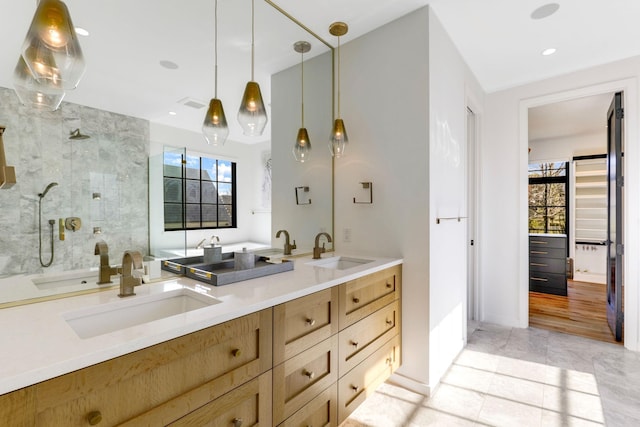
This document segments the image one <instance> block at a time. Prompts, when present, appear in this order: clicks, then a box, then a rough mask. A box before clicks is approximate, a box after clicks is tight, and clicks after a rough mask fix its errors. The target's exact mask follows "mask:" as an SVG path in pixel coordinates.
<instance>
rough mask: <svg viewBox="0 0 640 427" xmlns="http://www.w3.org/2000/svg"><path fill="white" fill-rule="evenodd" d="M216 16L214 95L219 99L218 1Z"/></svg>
mask: <svg viewBox="0 0 640 427" xmlns="http://www.w3.org/2000/svg"><path fill="white" fill-rule="evenodd" d="M214 16H215V18H214V19H215V21H216V22H215V23H216V29H215V32H214V46H215V47H214V58H215V63H216V66H215V82H214V95H213V97H214V98H216V99H218V0H216V3H215V12H214Z"/></svg>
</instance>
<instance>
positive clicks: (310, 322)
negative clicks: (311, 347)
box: [307, 319, 316, 326]
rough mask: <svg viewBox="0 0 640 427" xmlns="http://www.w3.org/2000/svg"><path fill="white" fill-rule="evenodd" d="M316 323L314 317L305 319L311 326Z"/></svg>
mask: <svg viewBox="0 0 640 427" xmlns="http://www.w3.org/2000/svg"><path fill="white" fill-rule="evenodd" d="M315 324H316V319H307V325H309V326H313V325H315Z"/></svg>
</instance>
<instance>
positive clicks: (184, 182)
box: [162, 152, 238, 231]
mask: <svg viewBox="0 0 640 427" xmlns="http://www.w3.org/2000/svg"><path fill="white" fill-rule="evenodd" d="M168 153H170V152H165V153H164V154H163V171H162V176H163V200H162V205H163V227H164V231H190V230H216V229H226V228H238V221H237V187H238V183H237V172H236V171H237V163H236V162H233V161H230V160H224V159H220V158H215V157H210V156H206V155H198V154H190V153H180V160H181V161H180V163H181V167H180V176H179V177H178V176H173V175H167V169H166V166H168V165H170V164H168V163H167V158H166V155H167V154H168ZM174 154H176V153H174ZM190 158H195V159H197V163H198V168H192V169H194V170H197V171H198V177H197V178H194V177H192V176H187V175H188V174H187V169H189V166H188V163H189V160H190ZM203 159H206V160H208V161H212V162H213V163H214V165H215V176H213V177H212V176H210V175H209V178H210V179H204V174H205V173H207V170H206V169H203ZM220 162H225V163H228V164H229V165H230V166H231V177H230V180H229V181H225V180H220V173H219V167H220ZM170 166H171V165H170ZM172 166H175V165H172ZM168 180H180V189H181V197H180V199H181V200H180V201H167V200H166V199H167V197H166V192H167V184H168ZM189 182H197V183H198V184H197V188H198V191H199V194H198V198H197V199H198V201H197V202H193V201H188V194H187V189H188V183H189ZM220 184H222V185H230V187H231V198H230V200H231V202H230V203H221V195H220V192H219V188H220ZM206 185H213V186H214V190H215V194H216V196H215V203H208V202H203V194H204V191H206V190H205V186H206ZM176 205H178V206H180V208H179V209H180V211H181V219H182V220H181V224H180V226H179V227H170V228H167V221H166V216H167V207H168V206H174V207H175V206H176ZM188 206H197V210H198V220H196V221H195V222H198V223H199V226H193V225H190V224H192V223H194V220H189V218H188V209H187V207H188ZM211 206H213V209H214V211H215V213H216V214H215V221H214V222H215V224H216V225H215V226H211V225H209V224H207V225H203V224H204V223H205V222H206V223H209V222H211V221H207V220H206V219H205V218H204V216H203V207H211ZM224 206H230V207H231V213H230V215H229V221H230V224H229V225H220V223H221V219H220V209H224ZM174 223H177V221H176V222H174Z"/></svg>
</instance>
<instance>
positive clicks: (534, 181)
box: [527, 161, 571, 238]
mask: <svg viewBox="0 0 640 427" xmlns="http://www.w3.org/2000/svg"><path fill="white" fill-rule="evenodd" d="M559 163H564V169H565V174H564V175H563V176H537V177H532V176H531V170H530V169H528V174H529V176H528V180H529V181H528V185H548V184H564V188H565V191H564V206H556V205H549V204H548V200H545V204H544V205H543V206H537V205H531V200H530V199H529V196H527V207H528V211H529V212H530V211H531V209H533V208H541V207H542V208H545V211H546V212H548V210H549V208H561V207H564V211H565V215H564V217H565V223H564V233H555V232H553V230H551V231H549V228H548V224H549V221H548V220H546V218H547V217H548V215H547V214H546V213H545V221H544V227H545V228H544V231H543V232H541V231H539V230H537V231H535V230H534V231H533V232H532V230H531V223H530V222H529V221H530V219H528V220H527V229H528V231H529V234H564V235H566V236H567V238H568V237H569V231H570V230H571V228H570V226H571V217H570V215H569V212H570V208H571V206H570V200H571V197H570V194H569V193H570V191H571V189H570V185H569V184H570V169H569V166H570V162H569V161H565V162H538V163H537V164H559ZM533 164H536V163H530V164H529V165H528V166H529V167H530V166H531V165H533ZM537 170H541V169H537Z"/></svg>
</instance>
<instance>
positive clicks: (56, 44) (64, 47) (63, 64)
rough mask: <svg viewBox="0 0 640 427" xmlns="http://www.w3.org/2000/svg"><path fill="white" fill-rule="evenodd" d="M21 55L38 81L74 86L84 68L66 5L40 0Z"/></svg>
mask: <svg viewBox="0 0 640 427" xmlns="http://www.w3.org/2000/svg"><path fill="white" fill-rule="evenodd" d="M22 57H23V58H24V61H25V63H26V64H27V67H28V68H29V70H30V71H31V74H32V75H33V78H34V79H35V80H38V82H40V83H41V84H49V85H50V86H52V87H58V86H59V85H61V86H62V87H63V89H65V90H70V89H75V88H76V87H77V86H78V83H79V82H80V79H81V78H82V75H83V74H84V70H85V62H84V56H83V55H82V49H81V48H80V43H79V42H78V37H77V35H76V31H75V29H74V27H73V23H72V21H71V16H70V15H69V10H68V9H67V6H66V5H65V4H64V3H63V2H61V1H60V0H40V3H39V4H38V8H37V9H36V12H35V14H34V16H33V20H32V21H31V26H30V27H29V30H28V31H27V36H26V38H25V41H24V44H23V45H22Z"/></svg>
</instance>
